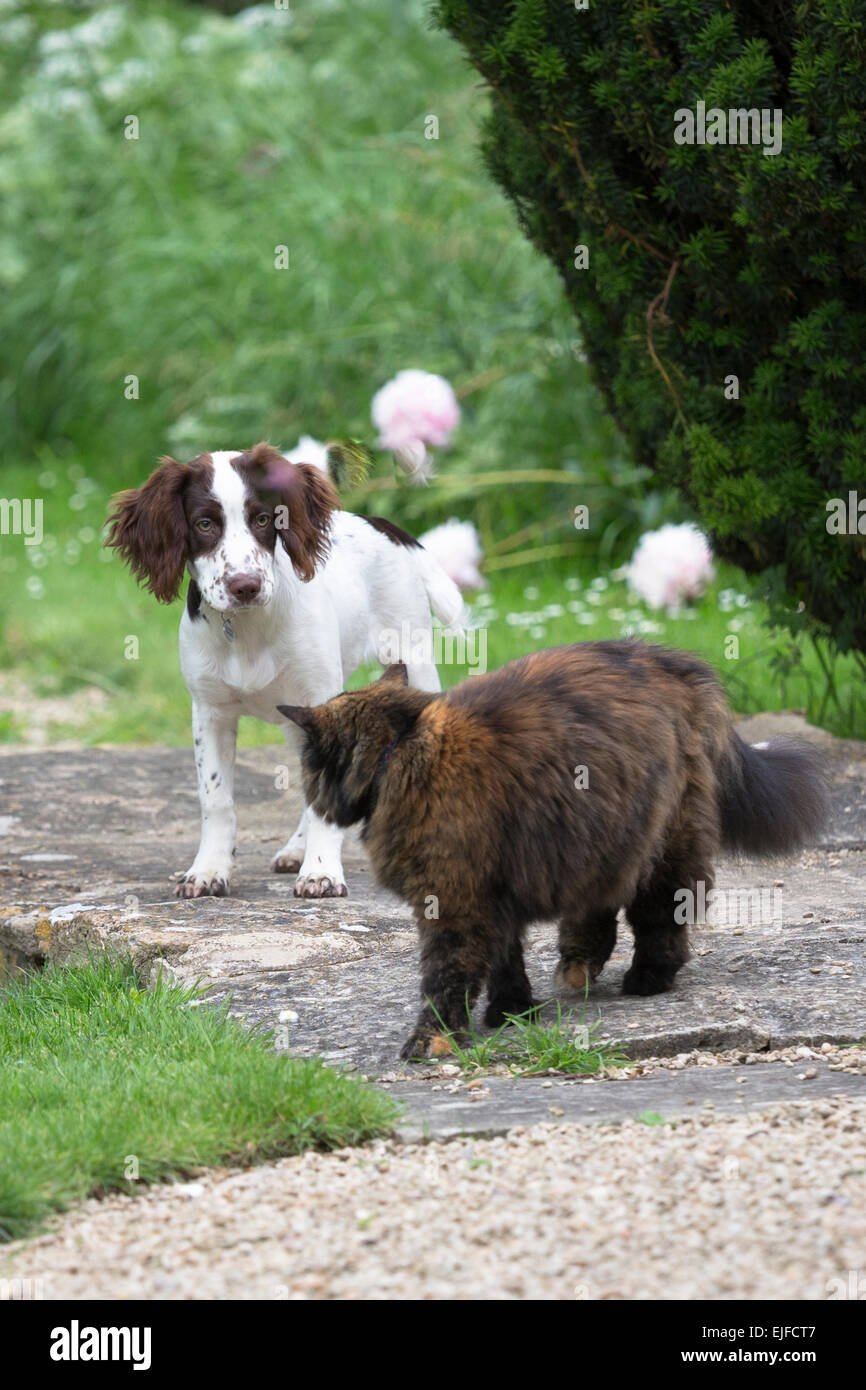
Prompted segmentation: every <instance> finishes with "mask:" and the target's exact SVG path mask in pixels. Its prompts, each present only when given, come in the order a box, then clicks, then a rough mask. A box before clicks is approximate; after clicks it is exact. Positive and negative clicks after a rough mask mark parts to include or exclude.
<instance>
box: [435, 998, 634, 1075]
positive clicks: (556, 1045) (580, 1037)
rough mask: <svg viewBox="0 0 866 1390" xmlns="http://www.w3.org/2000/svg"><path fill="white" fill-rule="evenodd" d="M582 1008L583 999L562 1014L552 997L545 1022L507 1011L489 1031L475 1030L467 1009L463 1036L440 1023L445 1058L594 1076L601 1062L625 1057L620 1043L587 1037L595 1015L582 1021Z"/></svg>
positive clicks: (523, 1071)
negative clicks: (551, 1015) (551, 1013)
mask: <svg viewBox="0 0 866 1390" xmlns="http://www.w3.org/2000/svg"><path fill="white" fill-rule="evenodd" d="M585 1011H586V1006H585V1004H584V1008H583V1009H582V1010H581V1013H580V1015H579V1017H575V1012H574V1010H571V1009H570V1010H568V1012H567V1013H566V1014H565V1015H563V1012H562V1006H561V1005H560V1004H559V1003H557V1005H556V1018H555V1019H554V1020H552V1021H551V1022H549V1023H548V1022H543V1021H541V1020H539V1018H538V1017H537V1014H536V1012H535V1010H532V1011H530V1012H529V1013H526V1014H512V1015H508V1021H507V1022H506V1023H503V1024H502V1026H501V1027H499V1028H497V1029H496V1030H495V1032H493V1033H479V1032H478V1031H477V1030H476V1029H475V1027H474V1025H473V1023H472V1019H471V1015H470V1016H468V1021H467V1027H466V1033H467V1034H468V1038H469V1041H468V1042H461V1041H460V1040H459V1039H458V1038H457V1037H455V1035H454V1034H453V1033H452V1032H451V1030H450V1029H448V1028H443V1029H442V1031H443V1033H444V1035H445V1036H446V1037H447V1038H448V1040H449V1043H450V1045H451V1056H450V1059H449V1060H453V1061H454V1062H456V1063H457V1065H458V1066H459V1067H462V1069H463V1071H464V1072H465V1073H468V1074H475V1073H476V1072H479V1071H487V1070H489V1069H490V1068H491V1067H499V1066H505V1067H507V1068H508V1070H509V1071H510V1072H511V1074H512V1076H537V1075H539V1074H541V1073H545V1072H550V1071H556V1072H567V1073H571V1074H575V1075H581V1076H596V1075H598V1073H599V1072H602V1071H604V1070H605V1068H607V1067H624V1066H627V1065H628V1058H627V1057H626V1055H625V1053H624V1052H623V1051H622V1050H621V1048H619V1047H614V1046H611V1045H610V1044H608V1043H604V1042H602V1041H601V1040H600V1039H595V1038H594V1037H593V1034H594V1033H596V1032H597V1031H598V1029H599V1027H600V1026H601V1020H600V1019H599V1020H597V1021H596V1022H595V1023H590V1024H586V1023H585V1022H584V1014H585ZM467 1013H468V1011H467ZM437 1016H438V1015H437Z"/></svg>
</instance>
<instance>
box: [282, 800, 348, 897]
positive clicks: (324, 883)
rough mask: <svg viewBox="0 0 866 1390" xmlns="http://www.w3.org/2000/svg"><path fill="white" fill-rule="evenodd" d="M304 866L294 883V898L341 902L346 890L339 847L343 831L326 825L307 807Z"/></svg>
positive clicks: (335, 826)
mask: <svg viewBox="0 0 866 1390" xmlns="http://www.w3.org/2000/svg"><path fill="white" fill-rule="evenodd" d="M305 817H306V845H305V848H304V862H303V864H302V865H301V872H300V873H299V874H298V878H297V882H296V883H295V897H296V898H345V897H347V896H348V893H349V890H348V888H347V887H346V880H345V879H344V878H343V862H342V857H341V846H342V844H343V835H344V834H345V831H343V830H341V829H340V827H339V826H338V825H329V824H328V822H327V821H324V820H322V818H321V816H317V815H316V813H315V811H314V810H312V808H311V807H309V806H308V807H307V808H306V811H305Z"/></svg>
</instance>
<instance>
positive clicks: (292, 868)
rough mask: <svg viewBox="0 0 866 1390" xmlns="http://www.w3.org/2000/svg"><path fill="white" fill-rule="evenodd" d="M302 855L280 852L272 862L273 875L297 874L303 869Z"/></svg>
mask: <svg viewBox="0 0 866 1390" xmlns="http://www.w3.org/2000/svg"><path fill="white" fill-rule="evenodd" d="M301 861H302V855H300V854H294V853H292V852H291V851H288V852H287V851H286V850H280V852H279V854H275V855H274V857H273V859H272V860H271V873H274V874H296V873H297V872H298V869H299V868H300V867H301Z"/></svg>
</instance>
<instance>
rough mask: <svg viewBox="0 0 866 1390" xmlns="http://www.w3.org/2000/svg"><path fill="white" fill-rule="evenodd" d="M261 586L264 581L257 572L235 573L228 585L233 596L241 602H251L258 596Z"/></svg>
mask: <svg viewBox="0 0 866 1390" xmlns="http://www.w3.org/2000/svg"><path fill="white" fill-rule="evenodd" d="M261 587H262V581H261V578H260V576H259V575H257V574H234V575H232V577H231V579H230V580H229V581H228V584H227V585H226V588H227V589H228V591H229V593H230V594H231V596H232V598H236V599H237V600H238V601H239V602H240V603H251V602H252V600H253V599H254V598H257V597H258V595H259V593H260V591H261Z"/></svg>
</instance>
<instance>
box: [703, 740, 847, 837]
mask: <svg viewBox="0 0 866 1390" xmlns="http://www.w3.org/2000/svg"><path fill="white" fill-rule="evenodd" d="M719 811H720V813H721V822H722V843H723V845H724V846H725V848H726V849H730V850H734V851H737V852H739V853H743V854H757V855H761V854H767V855H770V854H790V853H792V852H793V851H795V850H798V849H802V848H803V846H804V845H808V844H813V843H814V842H815V841H816V840H817V839H818V837H819V836H820V834H821V832H822V830H823V829H824V826H825V824H826V821H827V817H828V814H829V795H828V789H827V778H826V772H825V769H824V765H823V759H822V758H821V755H820V754H819V752H818V750H817V749H816V748H814V747H813V746H812V745H811V744H808V743H801V742H799V741H798V740H797V739H790V738H774V739H771V740H770V741H769V742H768V743H756V744H749V743H744V742H743V740H742V739H741V738H739V737H738V736H737V734H736V733H734V731H733V730H731V740H730V743H729V745H728V748H727V750H726V757H725V760H724V762H723V764H722V766H721V767H720V768H719Z"/></svg>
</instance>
